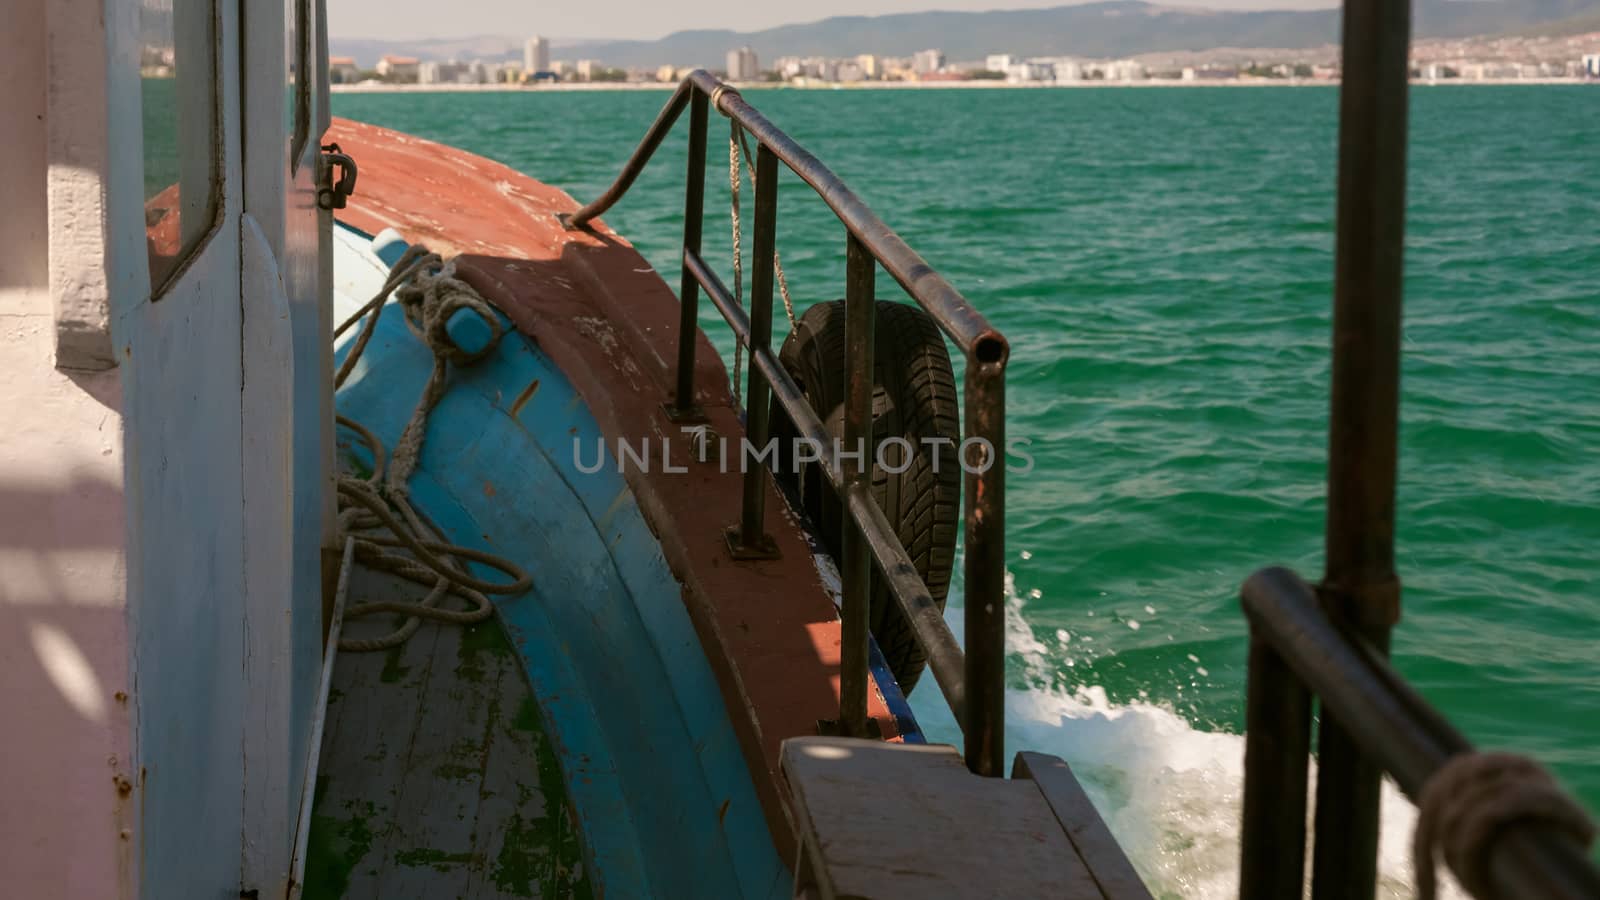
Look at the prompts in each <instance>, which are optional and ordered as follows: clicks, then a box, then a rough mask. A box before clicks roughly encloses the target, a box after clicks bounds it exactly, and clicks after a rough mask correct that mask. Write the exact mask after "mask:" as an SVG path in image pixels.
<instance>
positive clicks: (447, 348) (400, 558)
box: [333, 245, 533, 652]
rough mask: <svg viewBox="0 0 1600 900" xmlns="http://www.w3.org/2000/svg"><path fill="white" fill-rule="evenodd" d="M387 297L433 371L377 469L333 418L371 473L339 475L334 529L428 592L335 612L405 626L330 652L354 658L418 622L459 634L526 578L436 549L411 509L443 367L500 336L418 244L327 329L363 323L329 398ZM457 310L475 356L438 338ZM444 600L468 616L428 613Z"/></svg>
mask: <svg viewBox="0 0 1600 900" xmlns="http://www.w3.org/2000/svg"><path fill="white" fill-rule="evenodd" d="M391 292H392V293H394V296H395V300H396V302H397V303H398V304H399V305H400V308H401V311H402V313H403V315H404V316H405V322H406V327H407V328H409V329H410V330H411V333H412V334H414V335H416V336H417V338H418V339H419V340H421V341H422V342H423V343H424V344H426V345H427V346H428V349H429V350H430V351H432V353H433V372H432V374H431V375H430V376H429V377H428V384H427V386H426V387H425V388H423V391H422V396H421V397H420V398H419V399H418V400H417V406H416V408H415V409H414V410H413V411H412V413H411V418H410V420H409V421H408V422H407V423H406V427H405V429H404V430H403V431H402V432H401V433H400V440H399V441H398V442H397V443H396V444H395V449H394V454H393V456H392V457H391V458H390V459H388V460H387V462H386V460H385V458H384V448H383V444H382V442H380V441H379V440H378V438H377V436H376V435H374V434H373V433H372V432H371V431H370V430H368V429H367V428H366V427H365V426H363V425H362V424H361V423H359V422H357V421H355V420H354V419H350V418H347V417H345V416H339V417H338V422H339V424H340V425H342V426H344V427H346V428H349V429H350V430H351V431H354V432H355V433H356V434H357V435H359V436H360V438H361V440H362V442H363V443H365V444H366V445H367V448H368V449H369V450H370V451H371V453H372V474H370V475H369V476H367V477H366V478H359V477H356V476H353V475H347V474H343V473H341V474H340V476H339V478H338V482H337V490H338V495H339V526H340V529H341V530H342V531H344V532H346V533H348V534H350V535H351V538H352V540H353V541H354V543H355V557H356V559H359V560H360V561H361V562H362V563H363V564H365V565H367V566H368V567H370V568H373V569H377V570H380V571H385V572H390V573H393V574H395V575H398V576H399V577H401V578H404V579H406V580H408V581H413V582H416V583H417V584H422V585H427V586H429V587H430V588H431V590H430V591H429V592H428V595H427V596H426V597H425V598H423V599H422V600H421V601H420V602H416V601H398V600H384V601H369V602H363V603H356V604H352V605H350V606H348V607H347V608H346V609H345V613H344V616H345V619H347V620H348V619H356V618H360V617H362V616H370V615H375V614H377V613H384V612H387V613H399V614H401V615H404V616H405V617H406V619H405V622H404V623H402V624H401V625H400V627H399V628H397V629H395V630H394V631H392V632H390V633H389V634H387V635H384V636H383V637H378V638H370V639H358V638H343V637H341V638H340V639H339V649H340V650H348V651H356V652H360V651H366V650H383V649H387V648H389V647H396V646H399V645H400V644H402V643H404V642H405V641H406V639H408V638H410V637H411V635H412V634H415V633H416V630H417V628H418V627H420V626H421V624H422V620H423V619H432V620H434V621H438V622H450V623H454V624H461V625H469V624H473V623H476V622H482V621H484V620H486V619H488V618H489V617H490V616H491V615H493V614H494V607H493V605H492V604H491V603H490V602H489V598H488V597H487V596H486V595H488V594H520V593H522V592H523V591H525V590H527V589H528V587H529V586H531V585H532V584H533V579H532V578H531V577H530V576H529V575H528V574H527V573H525V572H523V571H522V570H521V569H520V568H519V567H518V566H517V565H516V564H515V563H513V562H511V561H510V560H508V559H506V558H504V557H501V556H496V555H494V554H491V553H485V552H483V551H480V550H475V549H473V548H471V547H462V546H460V545H457V544H450V543H447V542H445V541H444V540H443V537H442V535H440V534H439V532H438V530H437V529H435V528H434V527H433V526H432V525H431V524H430V523H428V522H427V521H425V520H424V519H423V518H422V516H420V515H419V514H418V513H417V511H416V509H415V508H414V507H413V506H412V505H411V497H410V486H409V481H410V479H411V473H412V472H414V471H415V470H416V467H417V461H418V460H419V459H420V457H421V455H422V442H423V438H424V436H425V435H426V434H427V429H428V414H429V413H431V412H432V411H433V408H434V407H435V406H437V405H438V403H439V399H440V398H441V397H443V396H444V393H445V389H446V388H447V387H448V385H449V375H450V365H451V364H452V363H455V364H457V365H465V364H470V363H473V362H476V361H478V360H480V359H482V358H483V357H485V356H487V355H488V354H489V353H490V352H491V351H492V350H493V349H494V348H495V345H496V344H498V343H499V341H500V336H501V334H502V332H503V329H502V328H501V325H500V317H499V316H498V315H496V314H495V311H494V309H493V308H492V307H490V306H489V304H488V303H487V302H485V301H484V299H483V298H482V297H480V296H479V295H478V292H477V291H475V290H473V289H472V286H471V285H468V284H467V283H466V282H464V281H462V280H461V279H459V278H457V277H455V262H454V260H452V261H449V262H446V261H444V260H443V259H442V258H441V257H440V256H439V255H438V254H436V253H430V252H428V249H427V248H426V247H423V246H421V245H413V246H411V247H410V248H408V249H407V250H406V252H405V254H404V255H402V256H401V257H400V259H399V260H398V261H396V262H395V264H394V267H393V268H392V269H390V271H389V277H388V279H387V280H385V281H384V284H383V288H382V290H380V291H379V292H378V293H377V295H376V296H374V297H373V298H372V299H371V300H369V301H368V302H367V303H366V304H365V305H363V306H362V307H361V309H359V310H357V311H356V313H355V314H354V315H352V316H351V317H350V318H349V319H347V320H345V321H344V322H343V323H342V324H341V325H340V326H339V327H338V328H337V329H335V330H334V337H338V336H339V335H341V334H343V333H344V332H346V331H348V330H349V329H350V328H351V326H353V325H355V323H356V322H358V321H360V320H361V319H362V318H363V317H366V322H365V324H364V325H363V326H362V328H361V332H360V334H359V335H357V337H356V339H355V342H354V343H353V344H352V345H351V347H350V352H349V354H348V355H347V356H346V357H345V360H344V363H343V364H342V365H341V366H340V367H339V371H338V373H337V374H336V375H335V376H334V382H333V383H334V389H335V390H337V389H338V388H339V387H341V386H342V385H343V384H344V382H345V380H346V379H347V378H349V377H350V373H351V372H352V371H354V370H355V367H356V363H357V361H358V360H360V358H361V355H362V354H363V353H364V352H366V349H367V344H368V342H370V341H371V340H372V335H373V333H374V332H375V331H376V329H377V326H378V318H379V317H380V316H382V315H383V310H384V306H385V303H386V301H387V299H388V297H389V294H390V293H391ZM463 309H465V310H470V311H472V312H473V313H474V314H476V315H477V316H478V317H479V318H481V319H482V320H483V321H484V323H485V324H486V325H487V326H488V327H489V330H490V334H491V335H492V337H491V339H490V340H489V342H488V343H487V344H486V345H485V346H484V348H483V349H481V350H478V351H477V352H473V353H468V352H466V351H464V350H462V349H461V348H460V347H458V346H457V345H456V344H455V342H454V341H453V340H451V338H450V335H449V333H448V332H447V331H446V330H445V326H446V325H447V324H448V323H449V321H450V317H451V316H452V315H454V314H455V313H456V312H458V311H460V310H463ZM369 314H370V315H369ZM394 549H403V550H405V551H408V552H409V555H407V553H400V552H392V551H393V550H394ZM468 561H470V562H477V563H482V564H483V565H487V566H489V567H491V568H494V569H498V570H499V571H501V572H504V573H505V574H506V575H508V576H510V578H511V581H510V582H498V581H485V580H483V579H480V578H477V577H474V576H473V575H472V574H471V573H470V572H469V571H468V569H467V566H466V562H468ZM446 594H455V595H456V596H457V597H460V598H462V599H463V600H465V601H467V603H468V604H469V605H470V608H468V609H444V608H440V606H439V605H438V604H439V602H440V601H441V600H443V599H444V597H445V595H446Z"/></svg>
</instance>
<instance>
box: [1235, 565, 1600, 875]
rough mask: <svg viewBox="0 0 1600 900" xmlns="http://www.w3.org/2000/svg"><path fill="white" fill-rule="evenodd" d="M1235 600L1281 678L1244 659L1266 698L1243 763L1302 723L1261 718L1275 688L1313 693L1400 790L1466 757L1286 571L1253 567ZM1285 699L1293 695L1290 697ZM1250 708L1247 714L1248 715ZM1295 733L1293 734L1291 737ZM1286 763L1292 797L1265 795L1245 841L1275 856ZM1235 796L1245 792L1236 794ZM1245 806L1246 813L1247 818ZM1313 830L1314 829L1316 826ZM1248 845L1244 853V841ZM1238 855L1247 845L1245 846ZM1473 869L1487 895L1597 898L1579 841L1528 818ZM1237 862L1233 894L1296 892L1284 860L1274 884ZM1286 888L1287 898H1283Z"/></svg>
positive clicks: (1287, 814)
mask: <svg viewBox="0 0 1600 900" xmlns="http://www.w3.org/2000/svg"><path fill="white" fill-rule="evenodd" d="M1240 599H1241V602H1242V604H1243V606H1244V610H1245V613H1246V615H1247V616H1248V617H1249V619H1250V633H1251V636H1252V639H1253V640H1258V641H1262V642H1264V643H1265V644H1266V645H1267V646H1268V647H1270V649H1271V652H1272V653H1273V654H1274V655H1275V657H1276V659H1277V661H1278V662H1279V663H1280V664H1281V665H1283V666H1286V667H1287V668H1288V670H1289V671H1290V672H1291V673H1292V675H1291V677H1289V678H1283V677H1281V675H1279V674H1278V673H1273V674H1270V675H1269V674H1268V672H1267V671H1266V670H1264V669H1262V668H1260V667H1258V666H1256V665H1255V664H1254V663H1255V661H1256V660H1255V657H1254V655H1253V656H1252V665H1251V670H1250V680H1251V687H1250V690H1251V692H1252V695H1253V699H1254V698H1255V697H1261V696H1271V697H1273V698H1274V699H1273V700H1271V701H1269V702H1267V703H1265V704H1262V705H1259V706H1258V705H1256V704H1254V703H1253V704H1252V705H1251V710H1250V712H1251V718H1250V720H1249V722H1248V723H1247V727H1246V731H1245V734H1246V741H1247V743H1246V749H1245V767H1246V770H1247V771H1249V770H1251V769H1254V768H1256V767H1259V766H1263V765H1266V766H1271V765H1272V764H1273V763H1274V760H1272V759H1269V758H1267V757H1268V756H1269V753H1270V748H1271V747H1272V746H1273V744H1274V743H1293V742H1294V741H1295V740H1296V739H1297V738H1296V737H1295V736H1294V735H1293V732H1295V731H1296V730H1297V729H1300V728H1302V726H1304V725H1305V721H1304V719H1303V718H1301V717H1298V716H1288V717H1282V716H1273V715H1269V714H1267V711H1268V710H1269V709H1273V708H1277V707H1278V706H1279V705H1280V704H1281V703H1282V702H1283V699H1282V698H1283V697H1285V696H1286V695H1296V694H1297V695H1299V697H1300V699H1299V701H1298V702H1299V703H1301V704H1306V703H1308V702H1309V696H1307V692H1308V691H1309V693H1310V694H1315V695H1316V696H1317V697H1318V698H1320V700H1321V702H1322V705H1323V710H1324V717H1325V718H1326V717H1327V716H1329V715H1331V716H1332V717H1334V718H1337V719H1338V720H1339V722H1340V723H1341V725H1342V726H1343V728H1344V730H1345V731H1346V732H1347V733H1348V734H1349V735H1350V737H1351V738H1352V739H1353V740H1354V741H1355V743H1356V745H1357V746H1358V747H1359V749H1360V751H1361V752H1362V753H1363V754H1365V755H1366V756H1367V757H1368V758H1369V759H1370V760H1371V761H1373V762H1374V763H1376V764H1377V765H1378V766H1379V767H1380V768H1382V769H1383V770H1384V771H1386V772H1388V773H1389V774H1391V775H1393V776H1394V780H1395V782H1396V783H1397V784H1398V785H1399V786H1400V789H1401V790H1402V791H1404V792H1405V793H1406V795H1407V796H1409V797H1411V798H1412V799H1413V800H1415V799H1416V798H1417V797H1418V796H1420V794H1421V792H1422V788H1423V786H1424V785H1425V784H1427V782H1428V779H1429V778H1431V777H1433V775H1434V773H1436V772H1438V771H1439V769H1441V768H1442V767H1443V766H1444V764H1445V763H1446V762H1447V761H1449V760H1450V759H1451V758H1452V757H1454V756H1457V755H1459V754H1463V753H1472V752H1474V749H1473V746H1472V744H1471V743H1470V742H1468V741H1467V739H1466V738H1464V737H1462V736H1461V733H1460V732H1458V731H1456V729H1455V728H1454V727H1453V726H1451V725H1450V723H1449V722H1447V721H1446V720H1445V718H1444V717H1443V716H1442V715H1440V714H1439V712H1438V711H1437V710H1435V709H1434V708H1433V707H1432V706H1430V705H1429V704H1428V702H1427V701H1425V700H1423V699H1422V697H1421V696H1420V695H1418V694H1417V693H1416V691H1415V690H1414V689H1413V688H1412V687H1411V686H1410V685H1409V684H1407V683H1406V681H1405V680H1404V679H1403V678H1402V677H1401V676H1400V674H1399V673H1398V672H1396V671H1395V670H1394V667H1393V666H1392V665H1390V663H1389V661H1388V659H1387V658H1386V657H1385V656H1384V654H1382V653H1381V652H1379V651H1378V649H1377V648H1376V647H1374V646H1373V645H1372V644H1371V643H1369V642H1368V641H1366V640H1365V639H1363V638H1361V637H1360V636H1359V635H1357V634H1354V633H1352V632H1349V631H1345V630H1341V629H1340V628H1339V627H1337V626H1336V625H1335V624H1334V623H1333V621H1332V620H1331V619H1330V618H1329V616H1328V614H1327V612H1326V611H1325V610H1324V608H1323V606H1322V604H1321V602H1320V601H1319V600H1318V597H1317V593H1316V590H1315V589H1314V588H1312V587H1311V586H1310V585H1308V584H1306V583H1305V582H1304V581H1303V580H1301V579H1300V577H1299V576H1297V575H1295V574H1294V573H1293V572H1291V571H1289V570H1288V569H1282V568H1268V569H1263V570H1261V571H1259V572H1257V573H1255V574H1254V575H1252V576H1251V577H1250V579H1249V580H1248V581H1246V582H1245V584H1244V588H1243V590H1242V591H1241V592H1240ZM1291 702H1294V701H1291ZM1258 713H1259V715H1257V714H1258ZM1302 733H1303V732H1302ZM1293 765H1295V766H1298V768H1299V773H1298V775H1299V779H1300V781H1301V785H1300V789H1299V791H1298V798H1299V799H1298V804H1297V803H1296V802H1295V799H1294V796H1292V795H1290V794H1282V795H1278V796H1276V797H1275V800H1276V802H1274V803H1273V804H1271V808H1270V810H1263V812H1265V813H1267V818H1266V819H1263V820H1261V821H1258V822H1256V823H1254V827H1256V828H1258V829H1259V831H1258V832H1257V833H1256V834H1251V833H1250V832H1248V831H1247V833H1246V837H1245V839H1246V841H1247V842H1249V841H1252V840H1254V839H1257V838H1260V839H1261V840H1262V842H1263V843H1265V844H1266V845H1267V846H1263V847H1262V848H1261V849H1262V852H1263V854H1267V855H1271V856H1274V857H1279V858H1282V857H1286V856H1288V855H1290V853H1291V851H1292V850H1293V848H1301V847H1304V846H1305V821H1306V820H1305V796H1306V795H1305V787H1304V780H1305V777H1306V776H1305V765H1306V758H1305V757H1304V756H1301V757H1300V758H1299V759H1298V761H1297V762H1295V763H1293ZM1246 798H1247V802H1249V801H1250V800H1251V799H1256V800H1258V801H1259V800H1260V798H1259V797H1257V798H1251V797H1250V796H1249V794H1248V793H1247V795H1246ZM1248 815H1249V814H1248V812H1247V818H1248ZM1320 830H1321V829H1320V828H1319V831H1320ZM1250 849H1252V850H1253V849H1255V848H1254V847H1252V848H1250ZM1246 852H1247V853H1248V852H1249V851H1246ZM1487 853H1488V857H1489V859H1488V865H1487V866H1486V867H1485V871H1486V872H1487V873H1488V877H1489V880H1490V882H1491V884H1492V885H1493V889H1494V891H1495V893H1494V894H1493V895H1492V896H1498V897H1527V898H1535V897H1537V898H1541V900H1592V898H1595V897H1600V870H1597V869H1596V868H1595V866H1594V863H1593V862H1592V861H1591V860H1590V859H1589V856H1588V854H1587V853H1586V852H1585V850H1584V848H1582V847H1580V846H1579V845H1578V842H1577V841H1575V840H1573V839H1572V837H1571V836H1570V835H1568V834H1566V833H1565V832H1562V831H1560V830H1558V829H1555V828H1552V827H1550V826H1548V825H1543V824H1540V823H1538V822H1537V821H1529V822H1526V823H1519V824H1514V825H1510V826H1507V827H1505V828H1503V829H1501V830H1500V831H1499V832H1497V835H1496V837H1495V838H1494V839H1492V840H1491V842H1490V843H1489V845H1488V849H1487ZM1255 877H1257V874H1256V873H1255V872H1253V871H1252V870H1251V869H1250V868H1249V867H1247V868H1246V871H1245V873H1244V878H1243V879H1241V881H1242V884H1241V896H1247V897H1249V896H1258V897H1271V898H1274V900H1277V898H1282V897H1286V896H1297V895H1298V894H1299V891H1300V888H1301V885H1302V883H1303V882H1302V879H1303V877H1304V876H1303V874H1302V873H1301V872H1300V871H1299V870H1298V867H1294V866H1289V867H1285V869H1284V870H1283V871H1282V872H1281V873H1280V875H1279V877H1281V879H1282V881H1281V882H1279V883H1277V884H1269V883H1267V882H1265V881H1255V880H1253V879H1254V878H1255ZM1285 891H1288V893H1285Z"/></svg>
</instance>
